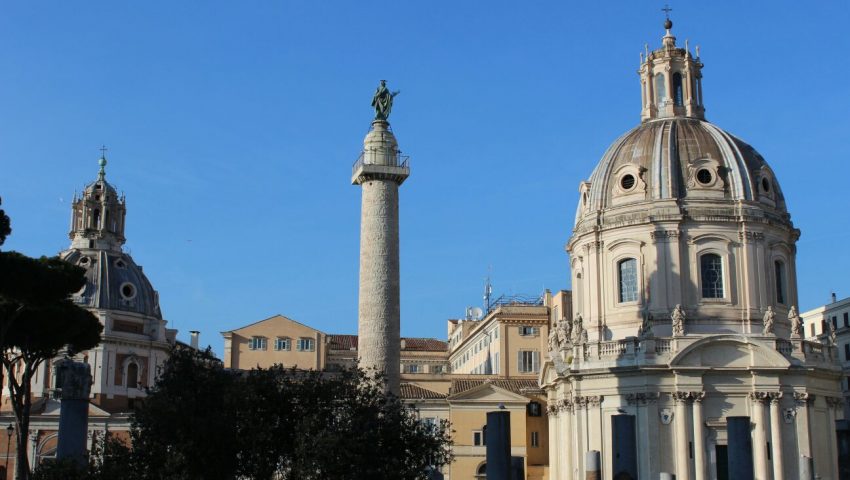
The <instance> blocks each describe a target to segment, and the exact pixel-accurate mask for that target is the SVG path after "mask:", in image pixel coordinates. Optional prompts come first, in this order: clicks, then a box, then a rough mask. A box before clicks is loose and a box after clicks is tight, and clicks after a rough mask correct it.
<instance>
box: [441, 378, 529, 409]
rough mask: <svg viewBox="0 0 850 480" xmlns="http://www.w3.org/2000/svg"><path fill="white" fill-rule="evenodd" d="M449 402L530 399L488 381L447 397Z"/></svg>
mask: <svg viewBox="0 0 850 480" xmlns="http://www.w3.org/2000/svg"><path fill="white" fill-rule="evenodd" d="M448 400H449V402H451V403H466V402H469V403H493V404H499V403H505V404H508V403H513V404H517V403H519V404H523V405H524V404H526V403H528V402H529V401H531V400H530V399H529V398H528V397H525V396H523V395H519V394H516V393H514V392H511V391H510V390H506V389H504V388H501V387H498V386H496V385H493V384H491V383H488V382H484V383H482V384H481V385H479V386H477V387H475V388H472V389H469V390H466V391H465V392H460V393H457V394H454V395H450V396H449V397H448Z"/></svg>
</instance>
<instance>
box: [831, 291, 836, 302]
mask: <svg viewBox="0 0 850 480" xmlns="http://www.w3.org/2000/svg"><path fill="white" fill-rule="evenodd" d="M832 303H835V292H832Z"/></svg>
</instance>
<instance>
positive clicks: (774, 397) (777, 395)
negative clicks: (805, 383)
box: [767, 392, 782, 405]
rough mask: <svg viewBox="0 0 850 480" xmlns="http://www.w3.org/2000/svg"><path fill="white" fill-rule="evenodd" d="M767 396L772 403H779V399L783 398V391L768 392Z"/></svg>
mask: <svg viewBox="0 0 850 480" xmlns="http://www.w3.org/2000/svg"><path fill="white" fill-rule="evenodd" d="M767 396H768V399H769V400H770V404H771V405H779V401H780V399H782V392H768V394H767Z"/></svg>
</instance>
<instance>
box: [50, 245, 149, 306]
mask: <svg viewBox="0 0 850 480" xmlns="http://www.w3.org/2000/svg"><path fill="white" fill-rule="evenodd" d="M60 256H61V257H62V259H63V260H65V261H66V262H69V263H72V264H74V265H78V266H80V267H83V268H85V269H86V286H85V287H84V288H83V289H81V290H80V291H79V292H77V293H76V294H74V296H73V299H74V302H76V303H78V304H80V305H81V306H84V307H89V308H95V309H104V310H122V311H126V312H135V313H140V314H142V315H146V316H149V317H154V318H158V319H162V314H161V313H160V310H159V294H158V293H157V292H156V290H154V289H153V286H151V283H150V281H148V278H147V277H146V276H145V274H144V272H142V267H140V266H138V265H136V263H135V262H134V261H133V259H132V258H131V257H130V256H129V255H127V254H126V253H123V252H120V251H113V250H108V251H107V250H80V249H76V248H73V249H70V250H66V251H64V252H62V253H61V254H60Z"/></svg>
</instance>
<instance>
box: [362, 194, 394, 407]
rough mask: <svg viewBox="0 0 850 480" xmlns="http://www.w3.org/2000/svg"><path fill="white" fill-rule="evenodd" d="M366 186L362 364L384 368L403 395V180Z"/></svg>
mask: <svg viewBox="0 0 850 480" xmlns="http://www.w3.org/2000/svg"><path fill="white" fill-rule="evenodd" d="M362 189H363V203H362V212H361V220H360V294H359V305H358V307H359V317H360V318H359V322H358V332H357V333H358V337H359V338H358V355H359V357H360V366H361V367H363V368H367V369H368V368H375V369H377V370H378V371H379V372H381V373H384V374H385V375H386V382H387V387H388V389H389V390H390V391H392V392H393V393H396V394H398V389H399V374H400V372H399V370H400V348H401V345H400V337H399V335H400V325H399V317H400V309H399V249H398V184H397V183H396V182H395V181H391V180H370V181H367V182H365V183H363V184H362Z"/></svg>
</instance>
